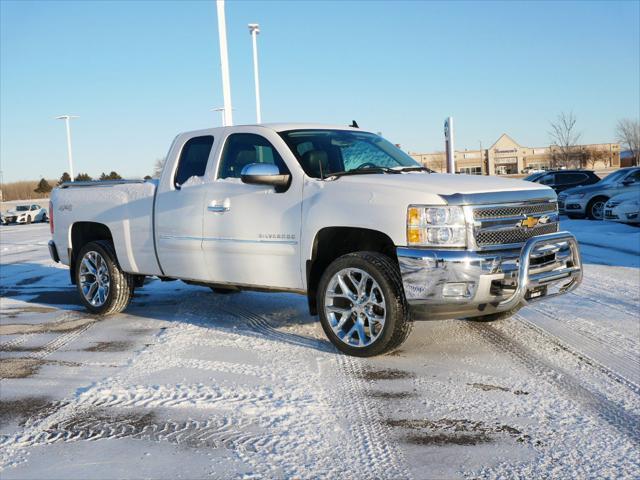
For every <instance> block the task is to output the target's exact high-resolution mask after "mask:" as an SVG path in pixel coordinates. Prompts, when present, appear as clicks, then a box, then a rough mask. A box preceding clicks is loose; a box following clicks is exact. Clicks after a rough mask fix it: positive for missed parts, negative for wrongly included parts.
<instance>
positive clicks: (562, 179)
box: [524, 170, 600, 193]
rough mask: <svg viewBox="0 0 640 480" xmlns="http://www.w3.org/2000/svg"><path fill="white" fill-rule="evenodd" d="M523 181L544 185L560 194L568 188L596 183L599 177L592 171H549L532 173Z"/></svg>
mask: <svg viewBox="0 0 640 480" xmlns="http://www.w3.org/2000/svg"><path fill="white" fill-rule="evenodd" d="M524 180H526V181H528V182H535V183H540V184H542V185H546V186H548V187H551V188H553V189H554V190H555V192H556V193H560V192H562V191H564V190H567V189H569V188H573V187H579V186H581V185H592V184H594V183H598V182H599V181H600V177H599V176H598V175H596V174H595V172H594V171H593V170H550V171H546V172H537V173H532V174H531V175H529V176H528V177H525V178H524Z"/></svg>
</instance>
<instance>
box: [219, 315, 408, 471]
mask: <svg viewBox="0 0 640 480" xmlns="http://www.w3.org/2000/svg"><path fill="white" fill-rule="evenodd" d="M223 308H224V309H225V310H227V311H228V312H229V313H231V314H233V315H237V316H240V317H242V318H243V319H245V320H247V322H248V325H249V326H250V327H251V328H253V329H255V330H256V331H258V332H260V333H262V334H263V335H265V336H267V337H269V338H272V339H274V340H279V341H286V342H287V343H293V344H295V345H299V346H301V347H305V346H312V347H313V348H318V344H321V345H322V346H323V348H322V349H323V350H327V351H331V352H336V349H335V347H333V346H330V345H326V347H324V345H325V342H320V341H319V340H314V339H306V338H304V337H301V336H299V335H295V334H288V333H285V332H280V331H278V330H276V329H275V328H274V327H273V326H272V325H271V323H270V322H268V321H267V319H265V318H264V317H262V316H261V315H257V314H254V313H252V312H250V311H248V310H245V309H244V308H241V307H238V306H235V305H234V306H229V305H225V306H224V307H223ZM292 337H293V338H292ZM309 342H311V345H309ZM336 358H337V363H338V366H339V368H340V370H341V372H340V373H341V378H340V383H341V385H342V389H341V390H342V393H343V396H344V400H343V402H341V403H342V405H340V406H341V408H343V409H344V410H345V411H348V412H349V413H350V415H349V419H350V422H351V434H352V435H353V437H354V438H355V440H356V445H351V447H352V448H353V449H355V451H356V452H357V454H358V455H359V457H360V458H359V462H358V463H359V464H360V466H363V467H364V468H366V469H367V470H368V471H364V472H363V471H361V472H359V473H360V474H362V475H363V477H365V478H373V479H378V478H394V479H400V478H410V477H411V475H410V473H409V471H408V470H407V468H406V467H405V466H404V464H405V462H404V458H403V457H402V454H401V453H400V450H399V448H398V447H397V446H396V445H395V444H394V443H392V442H391V441H390V440H389V439H390V438H391V436H390V433H389V430H388V428H387V427H386V426H385V425H384V422H383V421H382V420H383V419H382V416H381V415H380V411H379V409H378V408H377V405H374V402H373V401H372V400H371V399H370V397H369V396H368V395H367V393H368V392H367V387H366V385H365V383H364V381H363V380H361V378H363V376H364V375H363V373H364V368H363V366H362V363H361V362H362V361H361V359H356V358H354V357H349V356H347V355H342V354H337V357H336ZM354 416H355V418H354Z"/></svg>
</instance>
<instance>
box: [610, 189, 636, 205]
mask: <svg viewBox="0 0 640 480" xmlns="http://www.w3.org/2000/svg"><path fill="white" fill-rule="evenodd" d="M631 200H640V190H634V191H633V192H626V193H621V194H620V195H615V196H613V197H611V199H610V201H611V202H618V203H622V202H629V201H631Z"/></svg>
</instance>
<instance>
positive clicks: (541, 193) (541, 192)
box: [440, 188, 556, 206]
mask: <svg viewBox="0 0 640 480" xmlns="http://www.w3.org/2000/svg"><path fill="white" fill-rule="evenodd" d="M440 197H441V198H442V199H443V200H444V201H445V202H447V205H501V206H503V204H505V203H509V204H523V203H525V204H526V203H544V202H555V201H556V193H555V192H554V191H553V190H551V189H550V188H549V189H535V190H514V191H512V192H484V193H454V194H453V195H440Z"/></svg>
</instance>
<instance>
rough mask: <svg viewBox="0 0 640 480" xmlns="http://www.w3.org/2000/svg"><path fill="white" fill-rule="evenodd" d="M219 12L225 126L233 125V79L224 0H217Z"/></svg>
mask: <svg viewBox="0 0 640 480" xmlns="http://www.w3.org/2000/svg"><path fill="white" fill-rule="evenodd" d="M216 8H217V12H218V37H219V39H220V69H221V71H222V96H223V98H224V110H223V118H224V123H223V126H224V127H230V126H231V125H233V113H232V110H233V109H232V107H231V80H230V79H229V55H228V53H227V23H226V21H225V17H224V0H216Z"/></svg>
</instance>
